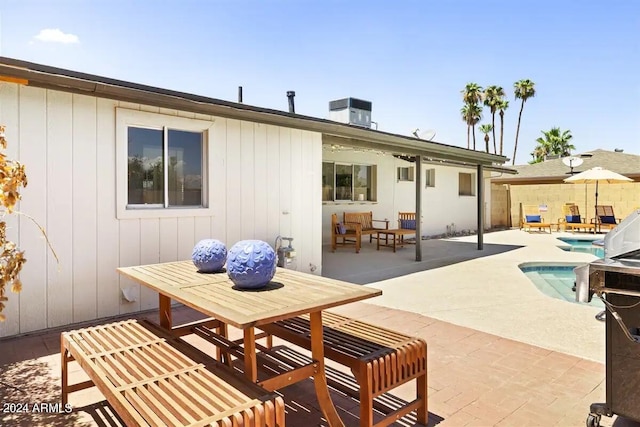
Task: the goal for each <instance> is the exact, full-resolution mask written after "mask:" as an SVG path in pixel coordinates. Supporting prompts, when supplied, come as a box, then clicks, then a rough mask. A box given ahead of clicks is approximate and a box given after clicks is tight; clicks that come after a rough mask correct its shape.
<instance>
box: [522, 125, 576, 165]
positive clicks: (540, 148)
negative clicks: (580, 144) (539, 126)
mask: <svg viewBox="0 0 640 427" xmlns="http://www.w3.org/2000/svg"><path fill="white" fill-rule="evenodd" d="M541 132H542V134H543V135H544V138H543V137H539V138H538V139H536V142H537V143H538V145H537V146H536V148H535V149H534V150H533V153H531V155H532V156H533V160H532V161H531V162H530V163H539V162H541V161H543V160H544V158H545V156H548V155H559V156H562V157H564V156H569V155H571V150H575V149H576V147H574V146H573V144H571V143H569V141H571V139H572V138H573V135H571V131H570V130H565V131H564V132H562V131H561V130H560V128H559V127H553V128H551V130H548V131H541Z"/></svg>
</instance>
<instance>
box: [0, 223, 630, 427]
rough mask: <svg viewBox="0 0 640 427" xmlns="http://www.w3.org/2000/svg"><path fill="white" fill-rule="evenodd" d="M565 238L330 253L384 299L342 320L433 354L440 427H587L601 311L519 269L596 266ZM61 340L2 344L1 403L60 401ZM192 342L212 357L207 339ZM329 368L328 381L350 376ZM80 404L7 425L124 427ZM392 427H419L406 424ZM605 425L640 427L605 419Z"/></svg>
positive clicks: (352, 405)
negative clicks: (416, 253) (540, 286)
mask: <svg viewBox="0 0 640 427" xmlns="http://www.w3.org/2000/svg"><path fill="white" fill-rule="evenodd" d="M561 234H562V233H554V234H553V235H551V236H550V235H549V234H546V235H542V234H528V233H524V232H520V231H518V230H510V231H505V232H499V233H489V234H487V235H485V250H484V251H477V250H476V249H475V242H474V241H473V240H474V239H475V237H466V238H457V239H450V240H430V241H423V242H422V243H423V248H424V249H423V254H424V255H425V256H424V259H428V261H424V262H423V263H415V262H414V261H413V246H408V247H407V248H405V249H402V250H400V251H398V252H397V253H396V254H394V253H392V252H391V251H390V250H384V251H383V250H381V251H376V250H375V246H374V245H370V244H368V243H365V244H364V245H363V251H361V253H360V254H355V253H351V252H350V251H349V250H348V249H342V250H341V251H340V252H339V253H336V254H331V253H330V252H329V253H327V254H326V256H325V261H324V265H323V273H324V275H329V276H331V277H337V278H342V279H344V280H349V281H353V282H355V283H362V284H365V283H366V286H373V287H376V288H380V289H382V290H383V291H384V293H383V295H382V296H381V297H378V298H376V299H374V300H370V302H368V303H355V304H350V305H348V306H344V307H341V308H340V309H336V310H334V311H336V312H339V313H342V314H346V315H349V316H352V317H356V318H359V319H364V320H366V321H367V322H370V323H374V324H379V325H382V326H385V327H389V328H392V329H397V330H399V331H401V332H404V333H408V334H412V335H416V336H419V337H422V338H424V339H425V340H426V341H427V342H428V346H429V358H428V370H429V412H430V417H429V421H430V422H429V425H430V426H435V425H438V426H466V425H471V426H542V425H544V426H554V425H557V426H580V425H584V422H585V419H586V417H587V415H588V412H589V405H590V404H591V403H593V402H601V401H604V399H605V394H604V393H605V390H604V376H605V374H604V365H603V364H602V361H603V352H604V344H603V343H604V328H603V324H602V323H600V322H598V321H596V320H595V319H594V317H593V316H594V315H595V314H596V313H597V312H598V309H597V308H594V307H584V306H581V305H578V304H572V303H568V302H564V301H556V300H553V299H551V298H549V297H547V296H545V295H542V294H541V293H540V292H539V291H538V290H537V289H536V288H535V287H534V286H533V284H532V283H530V282H529V281H528V278H527V277H526V276H524V274H522V272H521V271H520V270H519V269H518V267H517V265H518V264H519V263H521V262H530V261H541V262H547V261H554V262H559V261H562V262H578V263H580V262H588V261H591V260H592V259H594V257H593V256H591V255H587V254H579V253H572V252H565V251H562V250H561V249H558V248H556V247H555V246H556V245H559V244H560V243H559V242H558V241H557V240H555V237H557V236H559V235H561ZM569 235H570V234H569ZM418 264H419V265H418ZM411 270H413V271H411ZM400 275H402V276H400ZM408 295H410V296H411V297H410V298H408V297H407V296H408ZM175 313H176V314H175V319H176V321H177V322H181V321H191V320H195V319H196V318H198V317H199V315H198V314H197V313H195V312H193V311H192V310H190V309H187V308H179V309H177V310H175ZM145 316H147V317H149V318H151V319H154V320H155V318H156V317H157V315H156V314H155V313H150V314H145ZM103 322H104V321H98V322H94V323H103ZM64 329H65V330H67V329H70V327H66V328H64ZM233 333H236V334H237V331H234V332H233ZM59 334H60V330H52V331H46V332H44V333H39V334H32V335H29V336H22V337H15V338H11V339H5V340H2V341H0V374H1V375H0V402H2V403H20V402H24V403H29V404H35V403H38V404H39V403H56V402H58V401H59V396H60V387H59V377H60V354H59V346H60V341H59ZM188 339H189V340H192V343H194V344H195V345H197V346H198V347H200V348H201V349H203V350H204V351H210V350H211V348H210V347H209V344H206V343H204V342H201V341H199V339H198V338H193V337H189V338H188ZM275 344H276V345H282V344H284V343H283V342H282V341H277V340H276V342H275ZM294 350H295V351H300V352H301V353H304V351H303V350H300V349H295V348H294ZM72 366H73V365H72ZM329 366H330V367H331V368H332V369H331V372H330V375H334V376H339V375H341V373H342V372H343V371H344V368H341V367H339V366H337V365H335V364H333V363H331V362H329ZM73 369H74V370H73V372H72V374H71V381H79V380H82V379H83V378H85V377H84V374H83V373H82V371H81V370H80V369H79V368H78V367H74V368H73ZM281 392H282V394H283V395H284V398H285V400H286V402H287V425H289V426H294V427H306V426H325V425H326V423H325V422H324V420H323V419H322V416H321V414H320V412H319V410H318V404H317V402H316V400H315V393H314V388H313V383H312V382H311V380H308V381H304V382H302V383H299V384H296V385H294V386H290V387H287V388H285V389H283V390H281ZM414 392H415V391H414V387H413V384H408V385H405V386H403V387H400V388H398V389H396V390H394V393H393V395H388V396H385V397H384V398H383V399H382V400H383V402H384V403H385V404H386V405H387V406H391V407H393V404H394V401H397V399H403V400H409V399H411V398H413V395H414V394H413V393H414ZM332 397H333V400H334V403H335V404H336V407H337V408H338V410H339V413H340V415H341V417H342V418H343V420H344V421H345V423H346V425H347V426H358V419H357V414H358V402H357V401H356V400H353V399H351V398H348V397H346V396H344V395H342V394H341V393H339V392H337V391H333V394H332ZM70 401H71V402H72V404H73V405H74V409H75V410H74V412H72V413H71V414H50V413H28V414H27V413H21V414H9V413H0V425H1V426H14V425H15V426H45V425H46V426H67V425H75V426H118V425H121V423H119V421H118V420H117V417H114V416H113V411H112V410H111V409H110V408H109V407H108V405H106V404H105V403H104V398H103V397H102V396H101V395H100V394H99V393H98V392H97V391H96V390H95V389H89V390H85V391H81V392H77V393H74V394H72V395H71V400H70ZM394 425H397V426H409V425H416V424H415V420H414V418H412V417H411V416H408V417H405V418H404V419H402V420H400V421H399V422H397V423H395V424H394ZM601 425H603V426H612V425H615V426H618V427H623V426H637V425H638V424H636V423H633V422H631V421H628V420H623V419H620V418H618V419H616V418H613V419H610V418H603V419H602V423H601Z"/></svg>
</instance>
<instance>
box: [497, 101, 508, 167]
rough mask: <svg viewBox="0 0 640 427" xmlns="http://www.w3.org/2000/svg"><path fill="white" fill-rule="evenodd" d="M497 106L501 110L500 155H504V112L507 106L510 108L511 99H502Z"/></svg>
mask: <svg viewBox="0 0 640 427" xmlns="http://www.w3.org/2000/svg"><path fill="white" fill-rule="evenodd" d="M496 108H497V109H498V111H499V112H500V155H501V156H502V147H503V141H504V112H505V110H506V109H507V108H509V101H507V100H506V99H501V100H500V101H499V102H498V104H497V105H496Z"/></svg>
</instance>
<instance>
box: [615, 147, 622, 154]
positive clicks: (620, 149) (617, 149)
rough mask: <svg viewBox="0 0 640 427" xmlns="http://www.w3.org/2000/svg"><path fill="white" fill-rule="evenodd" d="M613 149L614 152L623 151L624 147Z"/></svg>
mask: <svg viewBox="0 0 640 427" xmlns="http://www.w3.org/2000/svg"><path fill="white" fill-rule="evenodd" d="M614 151H615V152H616V153H622V152H624V149H622V148H616V149H615V150H614Z"/></svg>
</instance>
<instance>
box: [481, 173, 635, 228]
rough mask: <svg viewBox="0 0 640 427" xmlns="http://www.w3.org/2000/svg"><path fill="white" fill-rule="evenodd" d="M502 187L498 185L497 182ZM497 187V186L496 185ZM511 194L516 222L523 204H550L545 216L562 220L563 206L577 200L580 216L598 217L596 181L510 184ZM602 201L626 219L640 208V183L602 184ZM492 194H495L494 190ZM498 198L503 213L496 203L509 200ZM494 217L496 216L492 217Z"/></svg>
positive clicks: (549, 219) (495, 209)
mask: <svg viewBox="0 0 640 427" xmlns="http://www.w3.org/2000/svg"><path fill="white" fill-rule="evenodd" d="M494 186H495V187H498V185H497V184H494ZM495 187H494V188H495ZM508 187H509V189H508V191H509V193H510V199H511V203H510V215H511V221H512V222H511V223H512V225H513V226H514V227H515V226H518V225H519V223H520V205H521V204H522V205H547V208H548V211H547V212H542V213H541V215H542V216H543V218H544V219H545V220H546V221H550V222H553V223H555V222H558V220H559V219H560V218H562V217H563V215H562V205H564V204H565V203H575V204H577V205H578V207H579V209H580V215H581V216H582V217H583V218H586V219H587V221H590V220H591V219H592V218H594V216H595V192H596V186H595V184H565V183H562V184H530V185H514V184H510V185H508ZM598 188H599V189H598V204H599V205H611V206H613V209H614V212H615V214H616V218H620V219H623V218H625V217H626V216H627V215H629V214H630V213H631V211H632V210H634V209H636V208H640V182H630V183H624V184H607V183H601V184H600V185H599V187H598ZM492 194H495V193H493V192H492ZM493 200H494V208H493V211H494V212H499V208H498V207H496V206H495V204H496V202H498V203H503V205H502V206H504V204H505V203H506V201H505V200H504V198H501V199H500V201H497V200H496V199H493ZM492 220H493V217H492Z"/></svg>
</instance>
